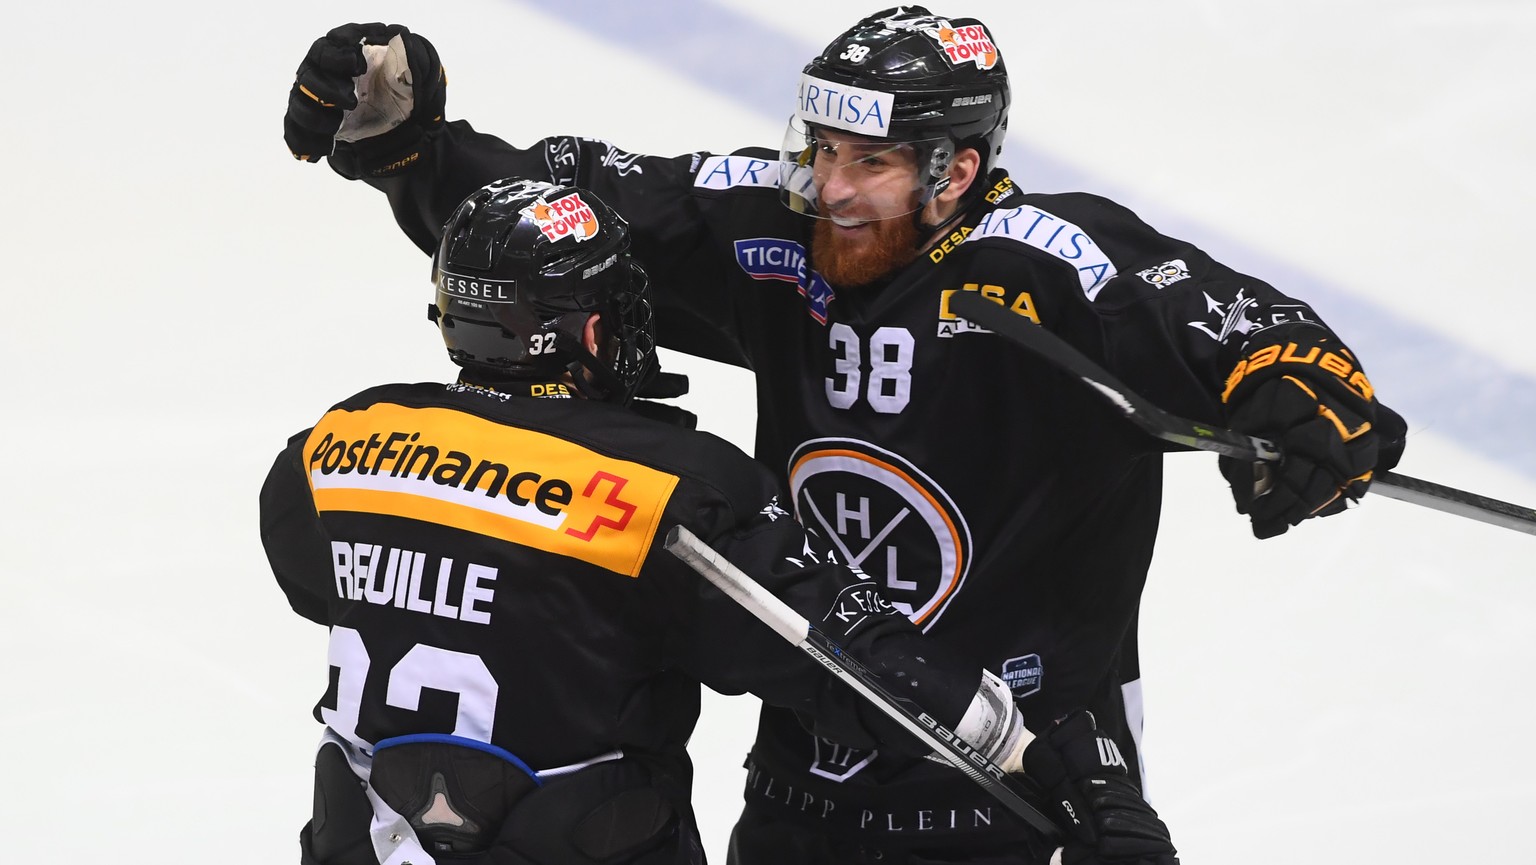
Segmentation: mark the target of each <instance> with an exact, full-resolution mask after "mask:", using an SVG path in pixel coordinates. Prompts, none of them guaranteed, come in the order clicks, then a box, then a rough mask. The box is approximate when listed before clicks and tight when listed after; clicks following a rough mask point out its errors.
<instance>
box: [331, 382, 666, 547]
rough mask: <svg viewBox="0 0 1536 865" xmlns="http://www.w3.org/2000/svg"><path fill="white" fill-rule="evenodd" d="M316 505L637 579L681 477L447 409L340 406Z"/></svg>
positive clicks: (334, 423) (332, 419) (398, 406)
mask: <svg viewBox="0 0 1536 865" xmlns="http://www.w3.org/2000/svg"><path fill="white" fill-rule="evenodd" d="M304 458H305V469H306V471H307V473H308V476H309V484H310V488H311V489H312V490H313V492H314V499H315V507H316V509H317V510H319V511H320V512H321V513H322V514H323V513H325V512H326V511H354V512H361V513H372V514H382V515H386V516H396V517H404V518H406V519H415V520H421V521H424V522H430V523H436V524H439V525H444V526H450V527H453V528H457V529H462V530H464V531H469V532H475V533H477V534H482V535H488V536H491V537H496V538H501V539H503V540H507V541H510V542H512V543H516V544H521V545H523V546H528V547H534V548H537V549H542V550H546V551H548V552H551V553H555V554H557V555H563V556H570V557H572V558H576V559H580V560H582V561H585V562H589V563H591V564H593V565H597V566H598V567H602V568H606V569H608V570H610V571H613V572H615V573H619V574H625V575H628V576H631V577H634V576H639V574H640V566H641V564H643V563H644V561H645V555H646V552H647V551H648V550H649V549H650V545H651V539H652V538H653V537H654V536H655V534H656V529H657V526H658V525H659V524H660V521H661V516H662V511H663V510H664V509H665V507H666V503H667V500H668V499H669V498H670V497H671V495H672V491H673V489H675V488H676V486H677V481H678V479H677V476H676V475H671V474H667V473H666V472H660V471H657V470H655V469H652V468H650V467H648V466H644V465H641V464H639V463H634V462H628V461H625V460H620V459H614V458H612V457H607V456H604V455H602V454H599V453H597V452H595V451H591V450H588V449H586V448H583V447H581V446H579V445H575V444H572V443H570V442H567V441H564V440H563V439H559V438H556V437H554V436H550V435H545V434H542V433H536V432H532V431H529V430H523V429H518V428H516V427H509V426H505V425H502V424H498V423H493V422H491V421H488V420H484V419H482V418H477V417H474V416H472V415H466V414H464V413H462V412H457V411H452V410H449V409H444V408H407V407H405V406H400V405H395V404H392V403H379V404H377V405H373V406H370V407H368V408H366V409H362V410H360V411H346V410H341V409H337V410H334V411H332V412H330V413H329V414H327V415H326V416H325V417H324V418H322V419H321V420H320V423H319V424H317V425H316V426H315V428H314V430H313V431H312V432H311V433H310V435H309V439H308V440H307V441H306V442H305V445H304Z"/></svg>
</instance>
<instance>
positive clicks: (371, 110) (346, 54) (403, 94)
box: [283, 23, 448, 179]
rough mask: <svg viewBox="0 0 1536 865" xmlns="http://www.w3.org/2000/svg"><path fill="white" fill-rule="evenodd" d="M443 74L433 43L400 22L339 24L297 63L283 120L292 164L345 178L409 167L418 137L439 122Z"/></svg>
mask: <svg viewBox="0 0 1536 865" xmlns="http://www.w3.org/2000/svg"><path fill="white" fill-rule="evenodd" d="M447 85H448V81H447V77H446V76H445V74H444V72H443V67H442V63H441V62H439V61H438V58H437V49H435V48H433V47H432V43H430V42H428V41H427V40H425V39H423V38H422V37H420V36H417V35H415V34H414V33H411V32H410V31H409V30H407V29H406V28H405V27H403V26H401V25H399V24H377V23H375V24H343V25H342V26H340V27H337V28H336V29H334V30H332V31H331V32H329V33H327V34H325V35H324V36H323V37H321V38H319V39H316V40H315V43H314V44H313V45H311V46H310V47H309V53H308V54H307V55H305V57H304V62H302V63H300V64H299V70H298V73H297V74H296V75H295V76H294V82H293V88H292V89H291V90H290V91H289V93H288V113H287V114H285V115H284V116H283V140H284V141H285V142H287V144H288V150H289V151H290V152H292V153H293V156H294V158H295V159H301V160H303V161H305V162H319V161H320V158H321V157H323V156H329V157H331V167H332V168H335V169H336V171H337V172H338V173H340V174H342V175H344V176H346V177H351V178H354V179H355V178H358V177H362V176H364V175H371V176H381V175H385V174H389V173H392V172H393V171H397V170H399V169H401V168H404V167H407V166H409V165H410V164H411V163H412V162H414V156H413V154H419V152H420V146H421V141H422V137H423V135H424V134H425V133H426V132H427V131H428V130H431V129H434V128H436V127H437V126H440V125H441V124H442V122H443V106H444V104H445V102H446V100H447Z"/></svg>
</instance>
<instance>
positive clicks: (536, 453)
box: [261, 384, 980, 810]
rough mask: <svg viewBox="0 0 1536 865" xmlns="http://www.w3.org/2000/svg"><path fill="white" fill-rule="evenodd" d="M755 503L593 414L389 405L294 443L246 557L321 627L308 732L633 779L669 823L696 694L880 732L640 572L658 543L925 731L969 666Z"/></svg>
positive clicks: (711, 447) (693, 444)
mask: <svg viewBox="0 0 1536 865" xmlns="http://www.w3.org/2000/svg"><path fill="white" fill-rule="evenodd" d="M559 388H560V386H559V385H549V386H548V388H547V389H548V390H551V391H553V390H556V389H559ZM777 490H778V485H777V483H776V482H775V481H774V479H773V477H772V476H771V474H770V473H768V472H767V470H766V469H764V468H763V467H762V466H760V465H758V464H757V463H756V462H754V461H753V460H752V459H750V458H749V457H748V456H747V455H746V454H743V453H741V452H740V451H739V450H737V449H736V448H735V447H733V446H732V445H730V444H728V443H727V442H725V441H723V440H721V439H718V438H716V437H714V436H712V435H709V434H707V433H702V432H695V431H692V430H685V429H681V428H678V427H673V426H668V425H665V424H661V423H658V422H656V421H652V420H648V419H645V418H642V417H639V416H637V415H635V414H633V413H631V412H629V411H626V410H623V409H619V408H617V407H614V406H611V405H607V404H604V403H594V402H589V401H586V400H581V399H536V398H530V397H526V396H515V397H514V396H509V395H508V394H505V393H496V392H494V391H490V390H486V389H483V388H478V387H473V386H467V385H442V384H410V385H406V384H395V385H386V386H382V387H378V388H373V389H371V390H368V391H364V392H363V393H360V394H358V395H357V396H355V397H352V398H351V399H348V400H346V401H344V402H342V403H340V404H338V405H337V406H335V407H334V408H333V409H332V410H331V411H329V412H328V413H327V414H325V416H324V417H323V418H321V420H320V421H319V422H318V423H317V424H316V425H315V426H314V427H313V428H312V429H310V430H307V431H305V432H304V433H301V434H299V435H297V436H295V437H294V438H293V439H292V440H291V442H290V444H289V446H288V447H287V448H286V449H285V450H284V451H283V452H282V453H281V454H280V455H279V457H278V459H277V461H276V463H275V464H274V465H273V467H272V470H271V472H270V474H269V476H268V479H267V482H266V484H265V486H264V487H263V490H262V497H261V517H262V539H263V543H264V545H265V547H266V549H267V553H268V556H269V559H270V560H271V563H272V567H273V571H274V573H275V575H276V577H277V580H278V582H279V584H280V585H281V586H282V588H283V590H284V591H285V592H286V593H287V595H288V598H289V600H290V603H291V604H292V606H293V607H294V609H295V610H296V611H298V612H299V613H301V614H302V615H304V616H306V617H308V618H310V619H312V620H314V621H317V622H320V623H322V624H325V625H328V626H330V629H331V638H330V654H329V663H330V667H331V668H332V670H331V674H332V678H331V686H330V688H329V690H328V691H327V692H326V693H325V695H324V696H323V698H322V699H321V700H320V702H319V704H318V705H317V707H316V709H315V714H316V717H317V719H319V720H320V721H322V722H324V723H325V724H326V725H327V726H328V727H330V728H331V729H332V730H334V731H335V732H336V733H337V734H338V735H340V736H341V737H343V738H344V739H346V740H348V741H349V742H350V743H352V745H354V746H356V747H358V748H360V749H371V748H372V747H374V746H375V745H376V744H377V743H379V742H381V741H383V740H386V739H393V738H396V737H401V736H420V735H422V734H446V735H452V736H457V737H460V738H462V739H468V740H472V741H475V742H481V743H486V744H488V745H492V746H495V747H497V748H499V749H502V750H504V751H506V752H510V753H511V754H512V755H515V756H516V757H517V758H519V759H521V761H522V762H523V763H524V764H526V765H527V766H528V767H530V768H531V769H533V770H535V771H547V770H552V769H559V770H568V769H569V768H570V767H572V766H581V765H584V764H587V763H590V762H591V761H594V760H607V759H615V758H616V756H617V755H622V756H623V757H626V758H627V757H640V758H644V759H645V761H646V765H649V766H660V767H662V769H661V772H660V774H659V776H658V777H657V779H656V782H655V783H656V784H657V785H658V786H660V787H663V788H666V789H667V790H668V791H669V793H670V794H671V796H672V798H673V799H674V802H675V803H676V804H677V806H678V807H679V808H680V809H684V810H685V809H686V807H687V797H688V787H689V782H690V778H691V768H690V765H689V763H688V759H687V755H686V752H685V750H684V745H685V743H686V741H687V739H688V736H689V734H690V733H691V731H692V730H693V727H694V723H695V721H696V719H697V716H698V711H699V684H700V683H701V682H702V683H703V684H706V685H708V686H710V687H711V688H714V689H716V690H718V691H721V692H723V693H742V692H744V691H746V690H751V691H752V692H754V693H756V694H758V695H759V696H761V697H763V698H764V699H765V700H766V701H768V702H771V703H774V704H776V705H779V706H782V707H785V708H786V710H791V711H798V712H801V713H804V715H805V716H806V717H808V718H816V719H817V721H818V723H828V724H831V725H832V726H833V727H834V728H837V729H838V730H839V731H840V733H839V735H848V736H852V737H854V738H858V737H860V736H863V735H866V734H869V735H881V734H882V733H884V734H887V735H888V734H889V731H890V730H891V729H892V728H891V727H890V726H887V725H886V724H887V722H883V721H881V720H879V719H880V718H881V716H880V713H879V712H877V711H871V710H869V709H868V708H867V707H864V706H862V705H861V704H860V702H859V700H858V699H857V698H855V696H854V694H853V692H852V690H851V689H849V688H848V687H847V686H846V685H844V684H842V683H840V682H838V681H836V680H835V679H834V678H833V677H831V676H829V675H828V674H827V673H826V671H825V670H823V669H821V668H820V667H819V666H818V665H816V664H815V663H814V662H812V661H811V660H810V659H809V658H808V657H806V656H805V655H803V654H801V653H800V652H799V651H797V650H796V649H795V648H794V647H792V646H790V645H789V644H788V643H786V642H785V641H784V640H783V639H782V638H781V637H779V636H778V635H777V634H776V633H774V632H773V631H772V630H771V629H770V628H768V627H767V626H765V625H763V624H762V623H760V622H758V621H756V620H755V619H753V618H752V617H751V616H750V615H749V614H748V613H747V612H745V611H744V610H743V609H742V608H741V607H739V606H738V605H737V604H736V603H735V602H733V601H731V600H730V599H729V598H727V597H726V596H725V595H724V594H723V593H721V592H719V591H718V590H716V589H715V588H714V587H713V586H711V585H710V584H709V583H707V582H706V581H705V580H703V578H701V577H700V576H699V575H697V574H696V573H694V572H693V571H692V570H691V569H689V568H688V567H687V566H686V565H684V564H683V563H682V562H681V561H679V560H678V559H676V558H675V557H674V556H672V555H671V554H670V553H667V552H665V551H664V550H662V549H661V546H660V545H661V542H662V540H663V539H664V538H665V536H666V532H667V531H668V530H669V529H670V528H671V527H672V526H674V525H682V526H685V527H687V528H688V529H690V530H691V531H693V532H694V533H695V534H696V535H698V536H699V537H700V538H703V539H705V540H706V541H707V542H709V543H710V544H711V545H712V546H713V547H714V548H715V549H716V550H718V551H719V552H721V553H722V554H724V555H725V556H726V557H727V558H729V559H731V560H732V561H734V562H736V563H737V564H738V565H739V566H740V567H741V568H742V569H743V570H745V571H746V572H747V573H749V574H750V575H752V576H753V577H755V578H756V579H757V580H758V581H759V582H761V583H762V584H764V585H765V586H767V587H768V588H769V589H770V590H771V591H773V592H774V593H775V594H777V595H779V596H780V597H782V598H784V599H785V600H786V601H787V602H789V603H790V604H791V605H792V606H794V607H795V608H796V609H798V610H799V611H800V612H801V613H802V614H803V615H805V616H806V617H807V618H808V619H810V620H811V622H812V623H813V624H815V625H816V626H817V627H818V628H820V629H821V630H823V631H824V632H825V633H827V634H828V635H829V636H830V637H832V638H833V639H834V640H837V641H839V642H840V643H842V644H843V645H844V646H845V647H846V648H847V649H848V650H849V651H850V652H852V653H854V654H856V655H859V656H861V658H862V659H864V660H866V661H868V662H869V663H870V666H871V667H872V668H874V669H875V670H876V671H887V672H889V671H893V670H899V671H901V672H902V674H903V675H902V676H901V678H900V679H899V680H898V679H892V680H891V682H890V684H891V686H892V688H893V689H894V690H895V691H896V692H897V693H904V692H905V691H904V689H908V688H910V689H912V693H913V694H915V695H917V696H918V697H919V699H920V702H921V704H922V705H923V706H924V707H925V708H927V709H928V710H929V711H930V712H932V713H933V714H934V716H935V717H936V718H939V719H940V720H942V721H944V722H946V723H949V724H954V723H956V722H958V721H959V719H960V717H961V715H962V713H963V712H964V710H965V709H966V707H967V706H969V705H970V701H971V698H972V696H973V695H974V694H975V693H976V687H977V684H978V681H979V678H980V673H979V671H978V669H977V667H976V666H974V665H972V664H971V663H970V662H969V661H963V662H958V659H956V660H957V662H956V663H946V661H945V659H944V658H942V657H940V656H938V655H935V654H934V653H932V652H927V653H922V652H920V651H919V647H920V646H921V645H922V644H923V643H925V642H926V640H925V638H924V637H923V636H922V635H921V634H920V633H919V632H918V631H917V629H915V628H913V627H912V626H911V624H910V623H909V622H908V621H907V620H906V618H905V617H904V616H902V615H901V614H900V613H899V612H897V611H896V610H895V609H894V608H893V607H892V606H891V605H890V604H889V603H888V602H886V601H884V600H883V599H882V598H881V597H880V596H879V595H878V593H877V592H875V591H873V590H872V588H871V582H870V580H869V579H868V578H867V577H863V576H862V575H860V574H858V573H856V572H855V571H853V570H850V569H848V568H846V567H844V566H842V565H840V564H837V561H838V558H839V557H838V556H837V554H836V552H835V551H833V550H831V549H829V548H828V547H827V546H826V545H825V543H824V542H822V541H819V540H817V539H815V538H813V537H811V536H809V535H807V533H806V532H804V531H803V530H802V529H801V527H800V525H799V524H797V523H796V522H795V521H794V520H793V519H792V518H791V517H790V515H789V514H788V513H787V512H786V511H784V510H782V509H781V508H780V507H779V506H778V503H777ZM929 648H932V647H929ZM919 654H921V655H922V656H923V660H922V661H920V662H919V661H914V660H913V659H914V658H916V657H917V656H918V655H919ZM919 667H920V668H921V669H918V668H919ZM866 723H868V724H869V726H866ZM869 730H872V731H873V732H872V733H867V731H869ZM904 741H905V744H904V745H903V747H907V748H911V749H914V750H916V751H918V752H921V750H922V749H921V746H920V745H918V743H917V742H916V741H915V740H904Z"/></svg>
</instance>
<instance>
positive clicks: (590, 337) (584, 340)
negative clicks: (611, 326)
mask: <svg viewBox="0 0 1536 865" xmlns="http://www.w3.org/2000/svg"><path fill="white" fill-rule="evenodd" d="M581 344H582V345H583V346H584V347H585V348H586V349H587V353H588V354H591V355H592V356H593V357H602V356H603V353H602V351H601V350H600V348H599V346H601V345H602V344H603V317H602V316H601V315H598V314H597V313H595V312H594V313H592V314H591V315H589V316H587V323H586V324H585V325H584V326H583V327H582V329H581Z"/></svg>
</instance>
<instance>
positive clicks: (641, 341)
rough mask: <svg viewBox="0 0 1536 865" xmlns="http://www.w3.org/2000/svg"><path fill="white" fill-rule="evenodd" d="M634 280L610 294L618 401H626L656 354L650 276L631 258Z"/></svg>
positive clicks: (642, 379) (646, 371) (614, 395)
mask: <svg viewBox="0 0 1536 865" xmlns="http://www.w3.org/2000/svg"><path fill="white" fill-rule="evenodd" d="M630 268H631V274H632V279H633V281H632V282H631V284H630V287H629V288H628V289H625V290H624V291H621V292H616V293H615V294H614V296H613V309H614V311H615V312H616V313H617V316H618V322H619V327H618V333H617V334H616V335H615V336H616V338H617V340H618V348H617V350H616V351H615V352H614V358H613V367H612V371H613V377H614V379H615V380H616V381H617V383H618V385H619V387H618V390H619V393H617V394H612V395H610V396H611V397H618V399H617V401H618V402H621V403H626V402H629V400H630V398H631V397H633V396H634V393H635V389H636V388H637V387H639V386H640V382H642V381H644V380H645V376H646V375H647V373H648V372H649V371H650V368H651V365H652V364H653V363H654V362H655V358H656V321H655V317H654V316H653V314H652V312H651V301H650V297H649V291H648V288H649V280H648V278H647V277H646V275H645V271H644V270H641V269H640V268H639V267H638V266H636V265H635V264H634V263H633V262H631V264H630Z"/></svg>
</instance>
